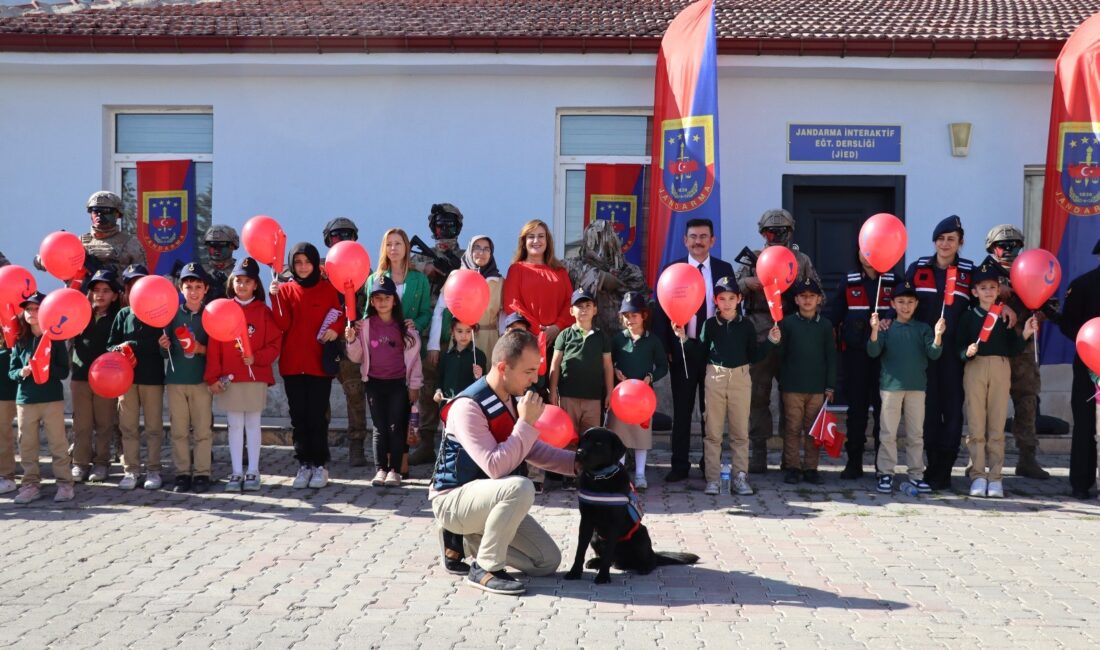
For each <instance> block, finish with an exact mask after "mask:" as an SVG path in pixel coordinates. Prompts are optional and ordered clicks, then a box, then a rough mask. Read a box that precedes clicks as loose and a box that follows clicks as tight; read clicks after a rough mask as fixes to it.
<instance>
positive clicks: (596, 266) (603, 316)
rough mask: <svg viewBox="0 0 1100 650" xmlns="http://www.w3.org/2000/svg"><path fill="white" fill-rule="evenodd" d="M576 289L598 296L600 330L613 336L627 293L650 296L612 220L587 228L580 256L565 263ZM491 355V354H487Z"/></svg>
mask: <svg viewBox="0 0 1100 650" xmlns="http://www.w3.org/2000/svg"><path fill="white" fill-rule="evenodd" d="M564 264H565V270H566V271H568V272H569V280H570V281H571V282H572V283H573V288H574V289H584V290H585V291H587V292H589V293H591V294H592V295H593V296H595V297H596V309H597V310H596V322H595V325H596V327H598V328H600V329H601V330H603V331H604V332H606V333H607V335H608V336H611V335H612V334H614V333H615V332H618V331H619V330H621V329H622V328H623V326H622V323H621V322H620V321H619V307H620V306H621V305H622V302H623V295H624V294H625V293H626V292H627V291H635V292H638V293H641V294H642V295H643V296H646V297H648V296H649V287H648V286H646V283H645V276H644V275H642V269H640V268H638V266H637V265H636V264H631V263H629V262H627V261H626V258H625V257H623V246H622V242H620V241H619V236H618V235H617V234H616V233H615V230H614V228H613V226H612V224H611V222H610V221H607V220H605V219H597V220H596V221H593V222H592V223H590V224H588V227H587V228H585V229H584V239H583V240H582V241H581V248H580V250H579V251H577V255H576V257H570V258H569V259H566V260H565V261H564ZM486 354H488V352H486Z"/></svg>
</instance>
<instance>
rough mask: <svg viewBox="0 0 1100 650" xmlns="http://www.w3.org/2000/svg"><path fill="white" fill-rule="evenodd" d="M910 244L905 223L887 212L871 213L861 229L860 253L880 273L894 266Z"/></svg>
mask: <svg viewBox="0 0 1100 650" xmlns="http://www.w3.org/2000/svg"><path fill="white" fill-rule="evenodd" d="M908 244H909V234H908V233H907V232H906V230H905V224H903V223H902V222H901V219H898V218H897V217H895V216H894V215H892V214H887V213H886V212H880V213H878V214H875V215H871V217H870V218H869V219H867V221H864V222H863V226H862V227H861V228H860V229H859V254H860V255H862V256H863V259H865V260H867V263H868V264H870V265H871V267H872V268H874V269H875V270H876V271H878V272H879V273H886V272H887V271H889V270H890V269H892V268H894V265H895V264H897V263H898V262H899V261H900V260H901V258H902V257H903V256H904V255H905V247H906V246H907V245H908Z"/></svg>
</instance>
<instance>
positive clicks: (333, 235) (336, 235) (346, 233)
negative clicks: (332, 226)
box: [328, 229, 355, 241]
mask: <svg viewBox="0 0 1100 650" xmlns="http://www.w3.org/2000/svg"><path fill="white" fill-rule="evenodd" d="M328 236H329V239H339V240H340V241H354V240H355V232H354V231H351V230H346V229H340V230H333V231H332V232H330V233H329V234H328Z"/></svg>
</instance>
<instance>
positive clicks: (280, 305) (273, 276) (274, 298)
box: [249, 266, 283, 379]
mask: <svg viewBox="0 0 1100 650" xmlns="http://www.w3.org/2000/svg"><path fill="white" fill-rule="evenodd" d="M271 279H272V280H278V279H279V274H278V273H276V272H275V267H274V266H273V267H271ZM271 302H273V303H275V308H276V309H278V310H279V315H280V316H282V315H283V303H281V302H279V294H278V293H273V294H271ZM249 372H251V370H249ZM253 379H255V377H253Z"/></svg>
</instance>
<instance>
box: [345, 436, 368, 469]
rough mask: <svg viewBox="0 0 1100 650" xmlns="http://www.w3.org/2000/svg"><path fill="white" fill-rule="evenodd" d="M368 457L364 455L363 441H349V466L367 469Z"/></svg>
mask: <svg viewBox="0 0 1100 650" xmlns="http://www.w3.org/2000/svg"><path fill="white" fill-rule="evenodd" d="M366 464H367V455H366V454H365V453H363V441H362V440H348V465H350V466H351V467H365V466H366Z"/></svg>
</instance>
